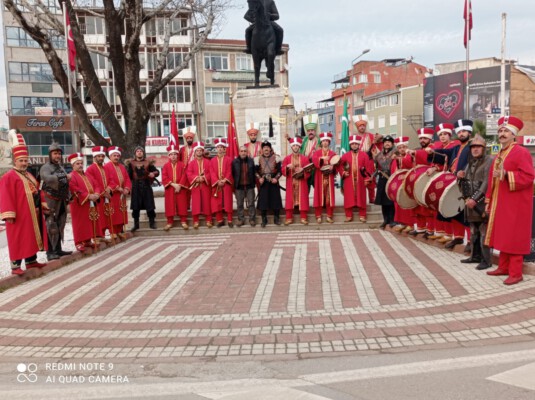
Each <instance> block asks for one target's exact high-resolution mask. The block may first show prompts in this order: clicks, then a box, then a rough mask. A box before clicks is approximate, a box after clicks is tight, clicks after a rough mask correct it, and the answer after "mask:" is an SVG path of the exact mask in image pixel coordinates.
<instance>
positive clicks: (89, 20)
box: [51, 0, 104, 35]
mask: <svg viewBox="0 0 535 400" xmlns="http://www.w3.org/2000/svg"><path fill="white" fill-rule="evenodd" d="M51 1H52V0H51ZM78 23H79V24H80V30H81V31H82V33H83V34H84V35H103V34H104V19H103V18H100V17H93V16H90V15H81V16H80V17H78Z"/></svg>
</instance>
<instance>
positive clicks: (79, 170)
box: [68, 153, 100, 252]
mask: <svg viewBox="0 0 535 400" xmlns="http://www.w3.org/2000/svg"><path fill="white" fill-rule="evenodd" d="M68 161H69V163H70V164H71V165H72V169H73V171H72V172H71V173H70V174H69V175H70V179H69V190H70V191H71V194H72V201H71V202H70V208H71V219H72V233H73V236H74V245H75V246H76V250H78V251H80V252H83V251H84V250H85V249H86V247H94V246H96V238H97V233H98V230H99V224H98V218H99V214H98V209H97V201H98V200H99V198H100V193H98V192H96V191H95V188H94V182H92V181H91V180H90V179H89V177H88V176H87V175H86V174H85V173H84V155H83V154H82V153H73V154H71V155H70V156H69V157H68ZM91 239H94V240H95V243H91Z"/></svg>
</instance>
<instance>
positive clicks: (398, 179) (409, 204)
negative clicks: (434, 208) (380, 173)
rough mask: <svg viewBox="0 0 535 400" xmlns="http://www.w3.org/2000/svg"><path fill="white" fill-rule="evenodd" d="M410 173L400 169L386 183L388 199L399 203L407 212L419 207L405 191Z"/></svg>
mask: <svg viewBox="0 0 535 400" xmlns="http://www.w3.org/2000/svg"><path fill="white" fill-rule="evenodd" d="M408 173H409V170H407V169H398V170H397V171H396V172H394V173H393V174H392V175H391V176H390V178H388V181H387V182H386V195H387V196H388V198H389V199H390V200H392V201H394V202H396V203H398V205H399V206H400V207H401V208H403V209H405V210H409V209H411V208H415V207H416V206H417V205H418V204H417V203H416V201H415V200H414V199H411V198H410V197H409V196H408V195H407V192H406V191H405V187H404V181H405V178H406V177H407V174H408Z"/></svg>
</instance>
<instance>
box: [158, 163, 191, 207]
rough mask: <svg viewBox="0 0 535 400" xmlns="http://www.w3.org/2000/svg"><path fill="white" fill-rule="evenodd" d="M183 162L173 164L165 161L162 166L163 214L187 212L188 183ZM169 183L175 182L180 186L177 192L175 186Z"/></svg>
mask: <svg viewBox="0 0 535 400" xmlns="http://www.w3.org/2000/svg"><path fill="white" fill-rule="evenodd" d="M187 181H188V180H187V178H186V171H184V164H182V162H180V161H178V162H177V163H176V164H174V165H173V163H172V162H171V161H169V162H167V163H166V164H165V165H164V166H163V168H162V185H163V187H164V188H165V193H164V195H165V216H166V217H174V216H175V215H180V216H184V217H185V216H186V215H187V214H188V185H187ZM171 183H177V184H179V185H180V186H181V187H182V188H181V189H180V192H179V193H175V188H174V187H172V186H171Z"/></svg>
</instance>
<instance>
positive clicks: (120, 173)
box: [104, 162, 132, 233]
mask: <svg viewBox="0 0 535 400" xmlns="http://www.w3.org/2000/svg"><path fill="white" fill-rule="evenodd" d="M104 170H105V171H106V173H107V175H108V176H109V177H110V180H109V181H108V185H109V186H110V188H111V190H112V193H113V195H112V197H111V206H112V208H113V215H112V218H111V219H112V222H113V225H127V224H128V212H127V206H126V196H121V193H119V191H118V190H117V189H119V188H123V189H124V188H128V189H129V190H130V191H131V190H132V182H131V181H130V177H129V176H128V172H126V168H125V167H124V165H123V164H114V163H113V162H109V163H107V164H105V165H104ZM115 233H117V232H115Z"/></svg>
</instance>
